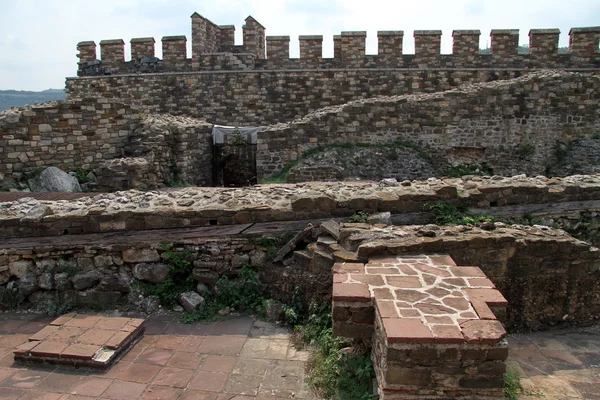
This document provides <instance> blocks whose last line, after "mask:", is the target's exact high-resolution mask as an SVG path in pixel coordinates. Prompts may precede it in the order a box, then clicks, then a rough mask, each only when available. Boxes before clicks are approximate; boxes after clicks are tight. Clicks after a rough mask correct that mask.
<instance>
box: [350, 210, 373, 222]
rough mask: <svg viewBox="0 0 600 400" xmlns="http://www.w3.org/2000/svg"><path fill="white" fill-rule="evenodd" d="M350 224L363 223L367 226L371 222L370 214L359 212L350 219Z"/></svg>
mask: <svg viewBox="0 0 600 400" xmlns="http://www.w3.org/2000/svg"><path fill="white" fill-rule="evenodd" d="M348 222H349V223H351V224H356V223H363V224H366V223H367V222H369V214H368V213H366V212H363V211H359V212H357V213H356V214H354V215H353V216H351V217H350V218H348Z"/></svg>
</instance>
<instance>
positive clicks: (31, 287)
mask: <svg viewBox="0 0 600 400" xmlns="http://www.w3.org/2000/svg"><path fill="white" fill-rule="evenodd" d="M38 289H39V285H38V278H37V275H36V274H33V273H28V274H25V275H23V276H22V277H21V279H19V292H20V293H21V294H22V295H23V296H25V297H27V296H29V295H30V294H32V293H33V292H35V291H36V290H38Z"/></svg>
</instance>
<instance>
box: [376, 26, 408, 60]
mask: <svg viewBox="0 0 600 400" xmlns="http://www.w3.org/2000/svg"><path fill="white" fill-rule="evenodd" d="M403 40H404V31H378V32H377V44H378V50H377V52H378V54H379V55H380V56H392V57H402V48H403V47H402V42H403Z"/></svg>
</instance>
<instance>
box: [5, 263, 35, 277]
mask: <svg viewBox="0 0 600 400" xmlns="http://www.w3.org/2000/svg"><path fill="white" fill-rule="evenodd" d="M8 270H9V272H10V274H11V275H13V276H16V277H17V278H21V277H22V276H24V275H25V274H27V273H28V272H31V271H33V261H31V260H19V261H13V262H11V263H10V264H8Z"/></svg>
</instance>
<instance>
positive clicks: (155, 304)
mask: <svg viewBox="0 0 600 400" xmlns="http://www.w3.org/2000/svg"><path fill="white" fill-rule="evenodd" d="M141 308H142V310H143V311H144V312H145V313H146V314H152V313H155V312H156V311H158V309H159V308H160V301H159V300H158V299H157V298H156V297H154V296H148V297H146V298H144V300H142V304H141Z"/></svg>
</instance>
